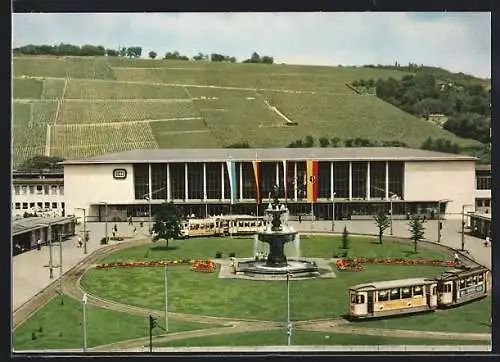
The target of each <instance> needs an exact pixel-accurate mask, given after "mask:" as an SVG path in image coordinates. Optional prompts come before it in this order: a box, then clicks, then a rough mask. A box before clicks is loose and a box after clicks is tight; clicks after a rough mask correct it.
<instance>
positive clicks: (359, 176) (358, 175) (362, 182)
mask: <svg viewBox="0 0 500 362" xmlns="http://www.w3.org/2000/svg"><path fill="white" fill-rule="evenodd" d="M366 168H367V163H366V162H353V163H352V197H353V198H365V197H366Z"/></svg>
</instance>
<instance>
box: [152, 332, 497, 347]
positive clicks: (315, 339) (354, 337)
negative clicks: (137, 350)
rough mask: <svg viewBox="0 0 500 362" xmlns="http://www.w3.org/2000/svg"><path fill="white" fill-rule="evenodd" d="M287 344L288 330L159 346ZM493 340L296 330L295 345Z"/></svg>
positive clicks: (177, 342) (468, 343) (425, 343)
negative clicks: (399, 336) (400, 336)
mask: <svg viewBox="0 0 500 362" xmlns="http://www.w3.org/2000/svg"><path fill="white" fill-rule="evenodd" d="M286 343H287V336H286V332H285V331H284V330H272V331H262V332H244V333H234V334H224V335H213V336H206V337H201V338H189V339H183V340H177V341H171V342H163V343H158V344H157V345H156V347H209V346H283V345H286ZM490 343H491V342H489V341H476V340H472V341H469V340H459V339H430V338H398V337H384V336H370V335H362V334H342V333H327V332H313V331H294V332H293V335H292V345H316V346H318V345H410V344H411V345H473V344H474V345H476V344H481V345H482V344H490Z"/></svg>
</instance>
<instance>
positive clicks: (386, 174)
mask: <svg viewBox="0 0 500 362" xmlns="http://www.w3.org/2000/svg"><path fill="white" fill-rule="evenodd" d="M385 199H386V200H389V161H385Z"/></svg>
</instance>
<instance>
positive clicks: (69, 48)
mask: <svg viewBox="0 0 500 362" xmlns="http://www.w3.org/2000/svg"><path fill="white" fill-rule="evenodd" d="M13 54H14V55H53V56H108V57H123V58H125V57H128V58H139V57H141V55H142V47H140V46H130V47H119V48H118V49H106V48H104V47H103V46H102V45H88V44H86V45H82V46H78V45H72V44H64V43H61V44H59V45H32V44H30V45H25V46H22V47H17V48H14V49H13ZM148 57H149V58H151V59H156V58H157V57H158V53H157V52H156V51H154V50H152V51H150V52H149V53H148ZM163 59H165V60H194V61H210V62H228V63H237V59H236V57H234V56H230V55H224V54H219V53H212V54H203V53H200V52H199V53H198V54H196V55H195V56H193V57H189V56H187V55H182V54H180V53H179V51H177V50H175V51H173V52H170V51H169V52H166V53H165V55H164V56H163ZM242 63H262V64H273V63H274V58H273V57H271V56H268V55H264V56H262V57H261V56H260V55H259V54H258V53H257V52H253V53H252V55H251V56H250V58H248V59H245V60H243V62H242Z"/></svg>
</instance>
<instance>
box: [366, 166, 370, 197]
mask: <svg viewBox="0 0 500 362" xmlns="http://www.w3.org/2000/svg"><path fill="white" fill-rule="evenodd" d="M370 196H371V195H370V161H368V163H367V164H366V199H367V200H370Z"/></svg>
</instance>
